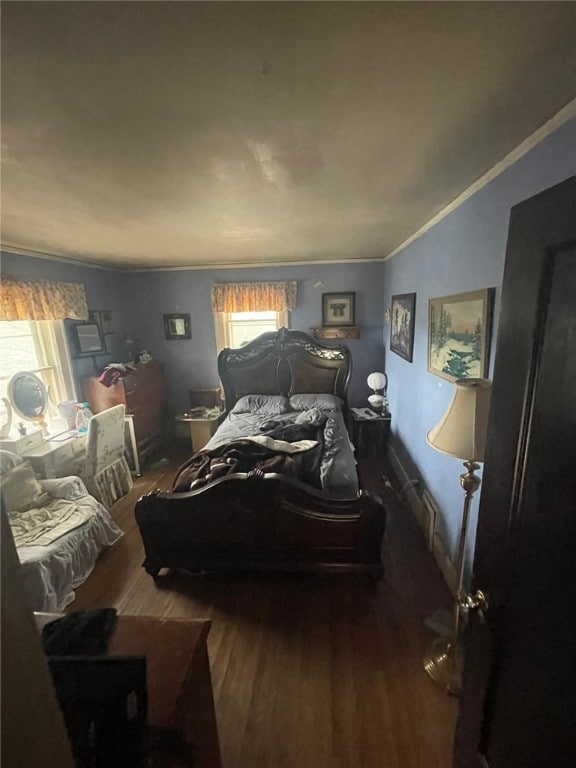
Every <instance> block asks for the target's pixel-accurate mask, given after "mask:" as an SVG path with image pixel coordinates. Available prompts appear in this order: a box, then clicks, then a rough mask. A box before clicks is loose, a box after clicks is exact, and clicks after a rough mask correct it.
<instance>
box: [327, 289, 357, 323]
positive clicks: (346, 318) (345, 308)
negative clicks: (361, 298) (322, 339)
mask: <svg viewBox="0 0 576 768" xmlns="http://www.w3.org/2000/svg"><path fill="white" fill-rule="evenodd" d="M355 303H356V294H355V293H323V294H322V325H323V326H325V327H329V326H345V325H354V319H355V309H356V308H355Z"/></svg>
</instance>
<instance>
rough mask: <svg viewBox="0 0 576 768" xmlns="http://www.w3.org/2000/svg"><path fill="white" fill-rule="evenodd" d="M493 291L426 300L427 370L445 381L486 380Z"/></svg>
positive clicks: (472, 292) (485, 289)
mask: <svg viewBox="0 0 576 768" xmlns="http://www.w3.org/2000/svg"><path fill="white" fill-rule="evenodd" d="M493 303H494V288H484V289H483V290H481V291H471V292H469V293H458V294H456V295H454V296H441V297H440V298H438V299H430V305H429V322H428V370H429V371H430V373H434V374H436V376H441V377H442V378H443V379H448V381H456V379H475V378H486V376H487V375H488V363H489V359H490V339H491V335H492V306H493Z"/></svg>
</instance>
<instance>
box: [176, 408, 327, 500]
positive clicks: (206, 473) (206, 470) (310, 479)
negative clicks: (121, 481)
mask: <svg viewBox="0 0 576 768" xmlns="http://www.w3.org/2000/svg"><path fill="white" fill-rule="evenodd" d="M323 429H324V427H323V424H320V425H319V424H314V425H312V424H284V423H275V422H269V423H268V424H266V425H265V428H264V429H262V433H261V434H262V435H265V436H267V437H270V438H272V439H273V440H276V441H283V442H285V443H289V444H293V443H298V442H300V441H302V440H312V441H314V445H313V446H312V447H309V448H307V449H306V450H300V451H298V452H296V453H290V452H289V451H288V450H282V448H278V446H275V447H274V448H270V447H268V446H266V445H262V444H260V443H258V442H255V441H254V440H250V439H249V438H240V439H237V440H232V441H230V442H228V443H223V444H222V445H219V446H218V447H217V448H213V449H208V450H207V449H202V450H201V451H198V452H197V453H195V454H194V455H193V456H192V457H191V458H190V459H188V461H186V462H185V463H184V464H183V465H182V466H181V467H180V469H179V470H178V473H177V475H176V479H175V481H174V484H173V486H172V491H176V492H184V491H191V490H194V489H196V488H200V487H202V486H203V485H206V484H207V483H210V482H212V481H213V480H217V479H218V478H219V477H223V476H224V475H227V474H229V473H231V472H253V471H260V472H275V473H279V474H283V475H288V476H290V477H294V478H296V479H298V480H301V481H302V482H304V483H307V484H309V485H312V486H313V487H315V488H319V489H321V488H322V483H321V479H320V463H321V459H322V450H323Z"/></svg>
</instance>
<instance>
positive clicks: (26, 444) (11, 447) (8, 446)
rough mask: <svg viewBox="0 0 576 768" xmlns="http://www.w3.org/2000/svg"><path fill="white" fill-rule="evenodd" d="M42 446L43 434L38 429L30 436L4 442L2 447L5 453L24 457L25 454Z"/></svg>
mask: <svg viewBox="0 0 576 768" xmlns="http://www.w3.org/2000/svg"><path fill="white" fill-rule="evenodd" d="M41 444H42V432H41V431H40V430H39V429H36V430H34V431H33V432H30V434H28V435H21V436H18V437H13V438H12V439H10V440H2V442H1V443H0V446H1V447H2V448H3V449H4V450H5V451H12V453H17V454H18V455H20V456H23V455H24V454H25V453H27V452H28V451H30V450H32V449H33V448H36V447H37V446H38V445H41Z"/></svg>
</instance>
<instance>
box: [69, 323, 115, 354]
mask: <svg viewBox="0 0 576 768" xmlns="http://www.w3.org/2000/svg"><path fill="white" fill-rule="evenodd" d="M71 337H72V344H73V355H74V357H94V356H95V355H106V354H108V350H107V348H106V342H105V340H104V336H103V335H102V332H101V330H100V326H99V325H98V323H91V322H88V323H76V324H75V325H73V326H72V328H71Z"/></svg>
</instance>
